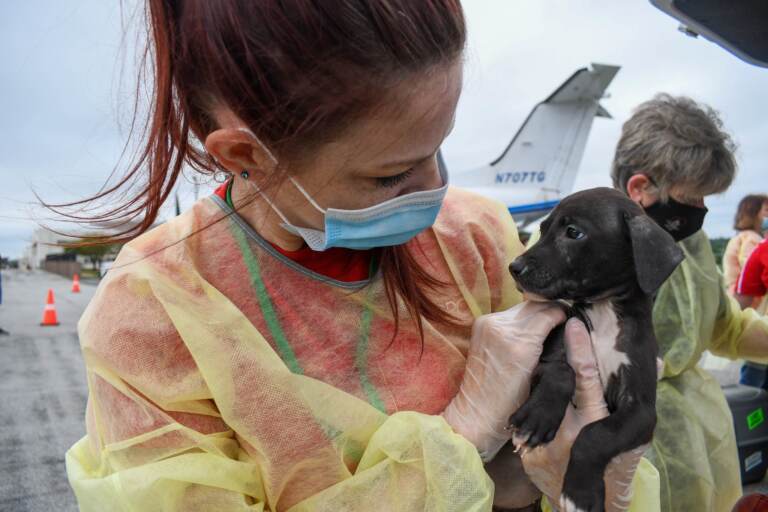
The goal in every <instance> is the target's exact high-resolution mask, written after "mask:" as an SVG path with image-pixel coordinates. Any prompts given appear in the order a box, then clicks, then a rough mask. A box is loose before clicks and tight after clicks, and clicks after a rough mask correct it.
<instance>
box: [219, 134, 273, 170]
mask: <svg viewBox="0 0 768 512" xmlns="http://www.w3.org/2000/svg"><path fill="white" fill-rule="evenodd" d="M205 149H206V151H208V153H210V154H211V155H213V157H214V158H216V161H218V162H219V163H220V164H221V165H223V166H224V167H225V168H227V169H228V170H229V171H231V172H232V173H234V174H239V173H240V171H242V170H243V169H248V170H251V171H253V170H261V171H266V172H271V171H273V170H274V169H275V167H276V166H277V159H276V158H275V157H274V155H272V153H271V152H270V151H269V149H268V148H267V147H266V146H265V145H264V144H262V142H261V141H260V140H259V139H258V137H256V135H254V134H253V132H251V131H250V130H248V129H246V128H219V129H218V130H214V131H213V132H211V133H210V134H209V135H208V136H207V137H206V138H205Z"/></svg>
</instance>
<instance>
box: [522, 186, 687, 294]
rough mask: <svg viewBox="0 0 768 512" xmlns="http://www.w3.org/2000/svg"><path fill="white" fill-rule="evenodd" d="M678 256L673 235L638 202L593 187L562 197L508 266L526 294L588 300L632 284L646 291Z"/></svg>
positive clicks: (619, 291)
mask: <svg viewBox="0 0 768 512" xmlns="http://www.w3.org/2000/svg"><path fill="white" fill-rule="evenodd" d="M682 260H683V253H682V251H681V250H680V248H679V247H678V246H677V244H676V243H675V241H674V239H673V238H672V237H671V236H670V235H669V234H668V233H667V232H666V231H664V230H663V229H662V228H661V227H659V226H658V225H657V224H656V223H655V222H654V221H653V220H652V219H651V218H650V217H648V216H647V215H645V213H644V212H643V210H642V208H640V206H638V205H637V204H635V203H634V202H633V201H632V200H630V199H629V198H628V197H626V196H625V195H624V194H622V193H621V192H618V191H617V190H614V189H610V188H596V189H591V190H585V191H583V192H578V193H576V194H573V195H570V196H568V197H566V198H565V199H563V200H562V201H561V202H560V204H559V205H558V206H557V207H556V208H555V209H554V210H553V211H552V213H551V214H550V215H549V217H547V218H546V220H544V222H542V224H541V238H540V239H539V241H538V242H536V244H534V245H533V246H532V247H531V248H530V249H529V250H528V251H526V252H525V253H524V254H523V255H522V256H520V257H518V258H517V259H515V261H513V262H512V264H511V265H510V266H509V271H510V272H511V273H512V276H513V277H514V278H515V280H516V281H517V283H518V286H519V287H520V288H521V289H522V290H523V291H525V292H528V293H530V294H534V295H538V296H540V297H542V298H544V299H547V300H558V299H564V300H571V301H580V302H591V301H596V300H601V299H606V298H610V297H613V296H616V295H620V294H623V293H626V292H629V291H632V290H633V289H636V288H637V287H639V289H640V290H642V291H643V292H644V293H646V294H649V295H650V294H652V293H654V292H655V291H656V290H657V289H658V288H659V287H660V286H661V285H662V283H664V281H665V280H666V279H667V277H669V275H670V274H671V273H672V271H673V270H675V268H676V267H677V265H678V264H679V263H680V262H681V261H682Z"/></svg>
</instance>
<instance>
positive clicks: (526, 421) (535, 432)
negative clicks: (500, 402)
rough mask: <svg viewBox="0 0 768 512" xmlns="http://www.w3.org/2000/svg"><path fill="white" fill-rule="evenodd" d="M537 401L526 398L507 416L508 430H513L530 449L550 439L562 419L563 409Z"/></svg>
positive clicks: (555, 432) (553, 436) (552, 437)
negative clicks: (519, 406) (518, 407)
mask: <svg viewBox="0 0 768 512" xmlns="http://www.w3.org/2000/svg"><path fill="white" fill-rule="evenodd" d="M539 402H540V401H539V400H535V399H531V400H528V401H527V402H526V403H525V404H523V406H522V407H521V408H520V409H518V411H517V412H516V413H515V414H513V415H512V416H510V418H509V424H510V426H509V428H510V430H513V431H514V432H515V437H516V438H519V439H524V440H525V441H524V443H525V445H526V447H528V448H531V449H533V448H536V447H537V446H539V445H540V444H546V443H549V442H550V441H552V440H553V439H554V438H555V434H557V429H559V428H560V423H561V422H562V421H563V415H564V411H563V412H561V411H558V410H557V408H552V407H547V406H546V405H545V404H542V403H539Z"/></svg>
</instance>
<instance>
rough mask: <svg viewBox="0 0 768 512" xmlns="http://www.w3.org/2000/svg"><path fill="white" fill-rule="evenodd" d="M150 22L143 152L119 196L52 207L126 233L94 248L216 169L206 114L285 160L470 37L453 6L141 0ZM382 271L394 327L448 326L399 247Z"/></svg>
mask: <svg viewBox="0 0 768 512" xmlns="http://www.w3.org/2000/svg"><path fill="white" fill-rule="evenodd" d="M146 13H147V18H148V34H147V35H148V44H147V46H146V48H145V52H144V54H143V60H142V63H143V64H144V66H142V74H141V76H140V77H139V83H140V84H141V83H142V82H147V83H151V87H152V89H151V94H150V97H151V110H150V115H149V118H148V120H147V124H146V125H145V127H144V128H145V129H144V134H143V136H144V139H143V143H142V146H141V150H140V151H139V152H138V153H137V154H136V157H135V160H134V162H133V164H132V165H131V166H130V167H129V169H128V170H127V172H126V173H125V175H124V176H123V178H122V179H121V180H119V182H118V183H116V184H115V185H114V186H110V187H105V189H104V190H102V191H101V192H100V193H99V194H97V195H95V196H93V197H90V198H88V199H84V200H82V201H78V202H75V203H69V204H64V205H47V206H49V207H51V208H52V209H54V210H55V211H57V212H58V213H61V214H63V215H66V216H67V217H69V218H72V219H76V220H85V221H90V222H96V223H108V224H109V225H111V226H115V225H121V226H123V228H122V229H121V230H120V231H118V232H117V233H116V234H115V235H114V236H112V237H110V238H109V239H107V240H104V239H100V240H99V242H104V241H107V242H124V241H128V240H130V239H132V238H134V237H136V236H138V235H140V234H141V233H143V232H145V231H146V230H147V229H149V228H150V227H151V226H152V225H153V223H154V222H155V220H156V218H157V216H158V213H159V211H160V207H161V206H162V205H163V203H165V201H166V200H167V199H168V197H169V195H170V194H171V191H172V189H173V186H174V185H175V183H176V181H177V179H178V177H179V174H180V173H181V170H182V166H183V165H184V164H185V163H186V164H188V165H190V166H191V167H192V168H193V169H195V170H197V171H199V172H202V173H206V174H212V173H214V172H216V171H217V170H221V169H220V168H218V167H217V164H216V162H215V161H214V159H213V158H212V157H211V156H210V155H208V154H207V153H206V152H205V151H204V150H203V148H202V144H201V142H202V141H204V140H205V138H206V136H207V135H208V134H209V133H211V132H212V131H214V130H216V129H217V126H216V124H215V123H214V121H213V119H212V118H211V115H210V112H211V111H212V109H213V107H215V106H217V105H223V106H226V107H227V108H229V109H230V110H231V111H232V112H234V113H235V114H236V115H237V116H238V117H239V118H240V119H241V120H242V121H243V122H245V123H246V124H247V125H248V127H249V128H250V129H251V130H252V131H253V132H254V133H255V134H256V135H257V136H258V137H259V139H260V140H262V141H263V142H264V143H265V144H266V145H267V146H268V147H270V148H271V149H272V150H273V151H274V152H275V153H276V154H277V155H278V158H279V159H280V160H282V161H286V160H287V158H286V155H299V154H306V153H308V152H310V151H311V150H312V149H313V148H316V147H317V146H319V145H321V144H322V143H323V142H325V141H326V140H329V139H330V138H332V137H333V136H334V135H336V134H338V133H340V132H341V131H343V130H344V129H345V128H346V127H347V126H348V125H349V123H350V122H351V121H352V120H354V119H355V118H357V117H359V116H362V115H364V114H365V113H366V112H367V111H370V110H371V109H373V108H374V107H375V106H376V105H377V103H378V102H380V101H381V98H383V97H386V92H387V91H389V90H391V88H392V87H393V86H395V85H397V84H398V83H399V82H400V81H401V80H403V79H404V78H406V77H407V76H409V75H413V74H414V73H419V72H424V71H426V70H427V69H428V68H430V67H432V66H434V65H439V64H448V63H451V62H453V61H455V59H456V58H458V57H460V55H461V53H462V51H463V48H464V44H465V38H466V34H465V24H464V17H463V12H462V8H461V5H460V0H417V1H414V0H335V1H334V2H312V1H307V0H216V1H210V0H147V10H146ZM146 73H149V74H150V75H151V76H150V78H151V79H150V80H146V78H147V77H145V76H144V75H145V74H146ZM138 95H139V90H138V89H137V100H136V103H137V105H138V97H139V96H138ZM134 121H135V118H134ZM126 147H127V146H126ZM137 184H138V186H137ZM100 199H101V200H109V199H116V200H117V203H116V206H111V207H110V208H108V209H107V210H106V211H105V212H104V213H102V214H98V215H95V216H91V217H83V216H79V215H75V214H72V213H66V212H65V211H62V208H63V207H72V206H82V205H84V204H88V203H91V202H93V201H96V200H100ZM112 204H113V205H114V204H115V203H112ZM381 270H382V274H383V279H384V286H385V290H386V294H387V298H388V301H389V304H390V306H391V308H392V311H393V315H394V317H395V324H396V326H397V325H399V323H398V321H399V315H398V307H397V306H398V300H399V299H402V300H403V301H404V303H405V306H406V309H407V310H408V312H409V314H410V316H411V317H412V318H413V320H414V321H415V322H416V324H417V326H418V329H419V332H420V334H421V336H422V338H423V327H422V318H424V319H427V320H430V321H435V322H438V323H444V324H452V323H454V322H455V320H454V319H453V317H451V316H450V315H449V314H448V313H447V312H445V311H444V310H443V309H441V308H439V307H438V306H437V305H436V304H434V303H433V302H432V301H431V300H430V299H429V297H428V295H427V293H426V292H427V290H434V289H435V288H436V287H438V286H440V285H441V284H442V283H441V282H440V281H438V280H437V279H435V278H434V277H432V276H430V275H429V274H428V273H427V272H426V271H425V270H424V269H422V268H420V267H419V266H418V264H417V263H416V261H415V259H414V258H413V256H412V255H411V254H410V252H409V250H408V249H407V248H406V247H405V246H399V247H386V248H383V249H382V253H381Z"/></svg>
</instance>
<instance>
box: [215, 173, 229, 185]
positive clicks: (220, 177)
mask: <svg viewBox="0 0 768 512" xmlns="http://www.w3.org/2000/svg"><path fill="white" fill-rule="evenodd" d="M230 176H231V174H230V173H228V172H225V171H216V172H214V173H213V181H215V182H216V183H226V182H227V180H228V179H229V177H230Z"/></svg>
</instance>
